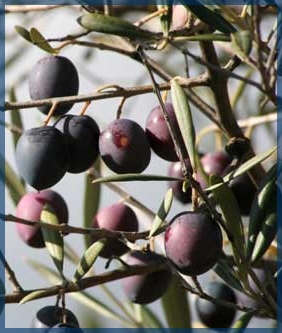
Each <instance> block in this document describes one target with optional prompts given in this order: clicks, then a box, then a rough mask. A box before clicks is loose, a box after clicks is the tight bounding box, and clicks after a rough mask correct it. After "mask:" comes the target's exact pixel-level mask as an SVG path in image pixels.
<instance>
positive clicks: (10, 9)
mask: <svg viewBox="0 0 282 333" xmlns="http://www.w3.org/2000/svg"><path fill="white" fill-rule="evenodd" d="M59 7H64V5H6V6H5V13H29V12H42V11H47V10H51V9H56V8H59Z"/></svg>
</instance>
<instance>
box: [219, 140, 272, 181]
mask: <svg viewBox="0 0 282 333" xmlns="http://www.w3.org/2000/svg"><path fill="white" fill-rule="evenodd" d="M276 151H277V146H275V147H273V148H270V149H268V150H266V151H264V152H262V153H260V154H258V155H256V156H254V157H252V158H251V159H249V160H248V161H246V162H245V163H243V164H242V165H240V166H239V168H238V169H237V170H236V171H235V172H230V173H229V174H228V175H226V176H225V177H224V178H223V179H224V181H228V180H229V179H230V178H231V177H232V178H235V177H238V176H240V175H242V174H243V173H245V172H247V171H249V170H250V169H252V168H253V167H254V166H256V165H258V164H260V163H261V162H263V161H264V160H266V159H267V158H269V157H270V156H271V155H272V154H274V153H275V152H276Z"/></svg>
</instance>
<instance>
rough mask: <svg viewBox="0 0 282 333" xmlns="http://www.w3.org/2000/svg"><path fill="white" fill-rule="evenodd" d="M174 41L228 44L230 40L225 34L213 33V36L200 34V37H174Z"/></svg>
mask: <svg viewBox="0 0 282 333" xmlns="http://www.w3.org/2000/svg"><path fill="white" fill-rule="evenodd" d="M174 40H175V41H189V42H206V41H211V42H216V41H220V42H230V41H231V38H230V37H229V36H227V35H225V34H221V33H214V34H201V35H192V36H179V37H175V39H174Z"/></svg>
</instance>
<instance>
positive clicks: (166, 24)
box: [157, 0, 172, 36]
mask: <svg viewBox="0 0 282 333" xmlns="http://www.w3.org/2000/svg"><path fill="white" fill-rule="evenodd" d="M168 3H169V1H167V0H162V1H159V2H158V5H157V8H158V10H162V9H166V12H165V13H163V14H161V15H160V22H161V27H162V30H163V33H164V36H168V32H169V29H170V25H171V22H172V6H171V5H170V6H168Z"/></svg>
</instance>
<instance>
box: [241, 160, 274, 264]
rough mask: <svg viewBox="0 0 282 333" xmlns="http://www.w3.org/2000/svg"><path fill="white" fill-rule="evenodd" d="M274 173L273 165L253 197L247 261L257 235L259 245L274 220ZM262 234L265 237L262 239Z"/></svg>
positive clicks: (250, 255)
mask: <svg viewBox="0 0 282 333" xmlns="http://www.w3.org/2000/svg"><path fill="white" fill-rule="evenodd" d="M276 172H277V165H276V164H275V165H274V166H273V167H272V168H270V170H269V171H268V172H267V174H266V175H265V177H264V178H263V180H262V181H261V183H260V184H259V188H258V191H257V193H256V195H255V198H254V201H253V204H252V207H251V212H250V223H249V228H248V241H247V251H246V255H247V259H248V260H249V259H250V258H251V257H252V253H253V250H254V247H255V244H256V242H257V238H258V235H259V234H260V243H261V242H262V239H263V238H264V237H267V236H266V235H267V234H268V232H269V231H271V227H270V226H268V223H270V224H272V223H273V222H275V221H274V220H273V219H274V218H275V216H274V215H273V214H276V191H277V186H276ZM268 219H269V220H268ZM264 233H265V236H264V237H263V235H264ZM271 233H272V232H271ZM269 236H271V235H269ZM261 237H262V238H261ZM263 243H264V242H262V243H261V244H263ZM257 250H258V248H257ZM257 250H256V251H257Z"/></svg>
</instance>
